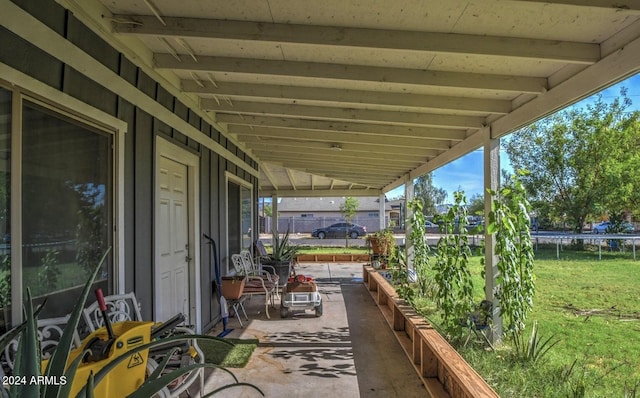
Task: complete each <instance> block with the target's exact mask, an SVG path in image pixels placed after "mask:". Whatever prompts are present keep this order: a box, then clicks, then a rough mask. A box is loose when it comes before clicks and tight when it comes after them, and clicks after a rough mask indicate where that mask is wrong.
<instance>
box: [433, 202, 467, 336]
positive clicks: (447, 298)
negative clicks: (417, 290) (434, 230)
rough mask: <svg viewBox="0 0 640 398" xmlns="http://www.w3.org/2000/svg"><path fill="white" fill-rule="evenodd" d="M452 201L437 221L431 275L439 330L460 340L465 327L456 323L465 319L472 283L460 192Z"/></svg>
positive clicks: (464, 207) (463, 203) (465, 218)
mask: <svg viewBox="0 0 640 398" xmlns="http://www.w3.org/2000/svg"><path fill="white" fill-rule="evenodd" d="M454 199H455V203H454V205H453V206H452V207H451V208H450V209H449V211H448V212H447V213H446V214H444V215H442V216H440V217H438V221H439V223H440V232H441V233H442V234H443V236H442V237H441V238H440V240H439V241H438V248H437V251H436V261H435V263H434V264H433V271H434V273H435V274H434V280H435V282H436V284H437V285H438V290H437V292H436V297H435V301H436V305H437V306H438V308H439V309H440V310H441V311H442V322H443V326H444V327H445V329H446V330H447V332H448V333H450V334H451V336H452V337H460V336H461V332H462V331H463V329H466V327H467V325H464V324H463V323H461V322H460V319H466V318H467V315H468V314H469V313H470V312H471V310H472V308H473V281H472V279H471V272H470V270H469V258H470V257H471V248H470V247H469V238H468V236H467V229H466V227H465V223H466V221H467V206H466V197H465V196H464V193H463V192H454ZM456 224H457V225H456Z"/></svg>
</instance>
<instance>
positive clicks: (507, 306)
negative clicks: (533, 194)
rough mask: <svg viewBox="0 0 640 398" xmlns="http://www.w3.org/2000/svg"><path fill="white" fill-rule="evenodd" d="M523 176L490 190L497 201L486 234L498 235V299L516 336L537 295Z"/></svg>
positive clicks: (502, 312) (522, 328)
mask: <svg viewBox="0 0 640 398" xmlns="http://www.w3.org/2000/svg"><path fill="white" fill-rule="evenodd" d="M524 175H526V172H523V171H518V172H517V173H516V175H515V176H513V177H512V180H511V181H510V182H509V183H508V184H506V185H505V186H504V187H503V188H501V189H500V190H499V191H498V192H495V191H492V190H488V192H489V194H490V195H492V196H494V198H495V199H494V201H493V205H492V210H491V212H490V213H489V223H488V226H487V232H488V233H490V234H495V242H496V247H495V251H496V253H497V254H498V262H497V264H496V265H497V268H498V271H499V276H498V278H497V280H496V285H497V289H496V291H495V296H496V298H497V299H498V300H499V302H500V309H501V315H502V317H503V319H504V320H505V321H506V330H507V331H509V332H514V333H520V332H522V331H523V330H524V328H525V321H526V319H527V316H528V315H529V313H530V312H531V309H532V308H533V297H534V295H535V276H534V273H533V265H534V252H533V244H532V242H531V233H530V230H529V222H530V221H529V212H530V210H531V205H530V204H529V201H528V200H527V197H526V191H525V188H524V186H523V184H522V183H521V181H520V178H521V177H522V176H524Z"/></svg>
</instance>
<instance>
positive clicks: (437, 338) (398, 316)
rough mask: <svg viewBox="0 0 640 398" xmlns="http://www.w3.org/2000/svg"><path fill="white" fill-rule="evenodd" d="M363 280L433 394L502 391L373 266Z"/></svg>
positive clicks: (464, 396) (456, 396) (458, 397)
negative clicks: (488, 380)
mask: <svg viewBox="0 0 640 398" xmlns="http://www.w3.org/2000/svg"><path fill="white" fill-rule="evenodd" d="M362 277H363V281H364V284H365V286H367V288H368V289H369V293H371V296H372V297H373V299H374V301H375V302H376V304H377V305H378V308H379V309H380V312H382V315H383V316H384V318H385V319H386V320H387V324H388V325H389V327H390V328H391V330H392V331H393V333H394V335H395V336H396V339H397V340H398V342H399V343H400V345H401V346H402V348H403V350H404V352H405V354H407V356H408V357H409V359H410V360H411V363H412V364H413V367H414V369H415V370H416V372H417V373H418V376H420V378H421V379H422V382H423V383H424V386H425V387H426V389H427V391H428V393H429V395H430V396H432V397H453V398H472V397H496V398H498V394H497V393H496V392H495V391H493V389H492V388H491V387H490V386H489V385H488V384H487V382H486V381H485V380H484V379H483V378H482V377H480V375H479V374H478V373H477V372H476V371H475V370H474V369H473V368H472V367H471V366H470V365H469V364H468V363H467V362H466V361H465V360H464V358H462V357H461V356H460V354H458V352H457V351H456V350H455V349H454V348H453V347H452V346H451V345H450V344H449V343H448V342H447V341H446V340H445V339H444V337H442V336H441V335H440V334H439V333H438V332H437V331H436V330H435V329H434V328H433V327H432V326H431V325H430V324H429V323H428V322H426V321H425V320H424V318H422V317H421V316H420V315H419V314H417V313H416V312H415V311H414V310H413V308H412V307H411V306H410V305H409V304H407V303H406V302H405V301H404V300H402V299H400V298H399V297H398V295H397V294H396V291H395V289H394V288H393V286H391V284H389V282H388V281H387V280H386V279H385V278H384V277H383V276H382V275H380V274H379V273H378V272H376V270H374V269H373V268H372V267H369V266H364V267H363V275H362Z"/></svg>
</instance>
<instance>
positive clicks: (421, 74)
mask: <svg viewBox="0 0 640 398" xmlns="http://www.w3.org/2000/svg"><path fill="white" fill-rule="evenodd" d="M179 57H180V58H179V59H176V58H175V57H173V56H167V54H161V53H159V54H154V64H155V65H156V67H157V68H159V69H171V70H185V71H213V72H216V73H225V74H232V73H242V74H254V75H267V76H270V75H273V76H287V77H295V78H310V79H332V80H350V81H363V82H383V83H385V84H389V85H391V84H405V85H417V86H423V87H424V86H438V87H456V88H465V89H477V90H487V91H506V92H516V93H529V94H539V93H542V92H544V90H546V89H547V82H546V79H544V78H540V77H528V76H511V75H492V74H472V73H471V74H470V73H460V72H442V71H429V70H424V69H422V70H418V69H406V68H383V67H376V66H360V65H339V64H330V63H311V62H292V61H275V60H256V59H251V58H227V57H199V59H198V60H195V61H194V60H191V59H189V58H188V57H187V56H184V55H183V56H179Z"/></svg>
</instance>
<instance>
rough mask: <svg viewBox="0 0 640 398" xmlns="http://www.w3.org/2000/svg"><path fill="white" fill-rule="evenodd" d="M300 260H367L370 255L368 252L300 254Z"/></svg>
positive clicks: (341, 261) (336, 261) (343, 261)
mask: <svg viewBox="0 0 640 398" xmlns="http://www.w3.org/2000/svg"><path fill="white" fill-rule="evenodd" d="M297 259H298V261H299V262H334V263H349V262H367V261H369V255H367V254H298V256H297Z"/></svg>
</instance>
